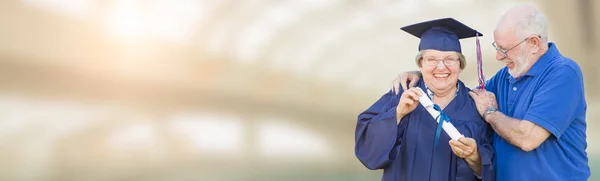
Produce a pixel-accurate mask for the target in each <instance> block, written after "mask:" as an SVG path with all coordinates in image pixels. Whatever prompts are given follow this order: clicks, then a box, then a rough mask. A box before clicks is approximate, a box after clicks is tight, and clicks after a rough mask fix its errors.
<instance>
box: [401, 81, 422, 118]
mask: <svg viewBox="0 0 600 181" xmlns="http://www.w3.org/2000/svg"><path fill="white" fill-rule="evenodd" d="M421 95H423V94H422V93H421V91H420V90H419V89H417V88H414V87H413V88H410V89H408V90H407V91H404V92H403V93H402V95H401V96H400V101H399V102H398V107H396V117H398V118H402V117H404V116H405V115H407V114H408V113H410V112H412V111H413V110H415V108H417V105H419V97H420V96H421Z"/></svg>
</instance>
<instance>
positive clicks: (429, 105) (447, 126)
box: [417, 87, 464, 141]
mask: <svg viewBox="0 0 600 181" xmlns="http://www.w3.org/2000/svg"><path fill="white" fill-rule="evenodd" d="M417 89H419V91H421V97H419V102H421V104H422V105H423V107H425V109H426V110H427V112H429V114H431V116H432V117H433V118H434V119H436V121H437V122H438V123H439V122H440V118H439V117H438V116H439V115H440V112H439V111H437V110H435V109H434V108H433V102H432V101H431V99H429V97H428V96H427V94H426V93H425V92H424V91H423V90H422V89H421V88H419V87H417ZM442 129H444V131H445V132H446V133H447V134H448V135H449V136H450V138H452V140H454V141H458V139H459V138H462V137H464V136H463V135H462V134H460V132H458V130H457V129H456V127H454V125H452V123H450V122H447V121H446V122H444V123H443V124H442Z"/></svg>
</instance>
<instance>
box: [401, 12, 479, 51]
mask: <svg viewBox="0 0 600 181" xmlns="http://www.w3.org/2000/svg"><path fill="white" fill-rule="evenodd" d="M400 29H402V30H404V31H406V32H408V33H410V34H412V35H414V36H416V37H418V38H421V43H419V51H421V50H426V49H433V50H439V51H455V52H461V53H462V51H461V48H460V41H458V40H459V39H463V38H470V37H475V36H483V34H481V33H479V32H478V31H477V30H474V29H472V28H470V27H468V26H467V25H465V24H462V23H461V22H459V21H457V20H455V19H453V18H443V19H436V20H431V21H425V22H421V23H417V24H413V25H408V26H405V27H402V28H400Z"/></svg>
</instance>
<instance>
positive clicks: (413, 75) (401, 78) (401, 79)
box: [392, 71, 421, 94]
mask: <svg viewBox="0 0 600 181" xmlns="http://www.w3.org/2000/svg"><path fill="white" fill-rule="evenodd" d="M419 79H421V72H420V71H410V72H404V73H401V74H400V75H398V77H396V79H394V81H393V82H392V87H393V90H394V93H396V94H398V92H399V90H400V86H402V90H407V88H409V87H414V86H415V85H416V84H417V82H418V81H419ZM409 81H410V82H409ZM407 84H408V86H407Z"/></svg>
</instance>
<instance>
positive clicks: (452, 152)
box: [355, 18, 495, 181]
mask: <svg viewBox="0 0 600 181" xmlns="http://www.w3.org/2000/svg"><path fill="white" fill-rule="evenodd" d="M401 29H402V30H404V31H406V32H408V33H410V34H412V35H414V36H416V37H419V38H421V42H420V44H419V53H418V54H417V57H416V63H417V65H418V66H419V68H420V71H421V74H422V75H423V79H422V80H420V82H418V83H417V86H418V87H419V88H420V89H421V90H423V92H425V93H426V95H427V96H428V97H429V98H430V99H431V100H432V101H433V103H434V104H435V106H434V107H436V110H438V111H440V112H441V115H442V116H447V117H448V118H449V122H450V123H451V124H452V125H454V126H455V127H456V129H458V131H459V132H460V133H461V134H462V135H464V137H462V138H460V139H458V140H457V141H455V140H451V139H450V137H449V136H448V135H447V133H445V132H441V134H440V132H439V131H437V134H436V130H438V123H437V122H436V118H434V117H432V116H431V115H430V113H429V112H428V111H427V110H426V109H425V108H424V107H423V106H422V105H421V104H419V101H418V98H419V96H422V92H421V91H420V90H418V89H417V88H414V87H413V88H411V89H409V90H407V91H402V92H399V93H398V94H395V93H394V92H393V91H392V90H390V91H389V92H388V93H386V94H385V95H383V96H382V97H381V98H380V99H379V100H378V101H377V102H375V104H373V105H372V106H371V107H370V108H368V109H367V110H366V111H364V112H363V113H361V114H360V115H359V116H358V122H357V124H356V132H355V139H356V140H355V141H356V142H355V154H356V157H357V158H358V159H359V160H360V161H361V162H362V163H363V165H365V166H366V167H367V168H369V169H372V170H375V169H383V178H382V180H384V181H404V180H415V181H424V180H433V181H438V180H450V181H454V180H457V181H458V180H494V178H495V173H494V168H493V164H492V158H493V148H492V146H491V144H492V136H493V130H492V129H491V127H490V126H489V124H487V123H486V122H485V121H483V120H482V119H481V116H479V113H478V112H477V109H476V107H475V103H474V101H473V99H472V98H471V97H470V96H469V94H468V92H469V91H470V89H469V88H467V87H465V85H464V84H463V83H462V82H461V81H460V80H458V77H459V74H460V73H461V72H462V70H463V69H464V68H465V66H466V61H465V57H464V56H463V55H462V51H461V46H460V42H459V39H462V38H470V37H474V36H481V34H480V33H479V32H477V31H476V30H473V29H471V28H470V27H468V26H466V25H464V24H462V23H460V22H458V21H456V20H454V19H452V18H445V19H438V20H432V21H427V22H422V23H418V24H414V25H409V26H406V27H403V28H401ZM441 123H442V121H440V124H441Z"/></svg>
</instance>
